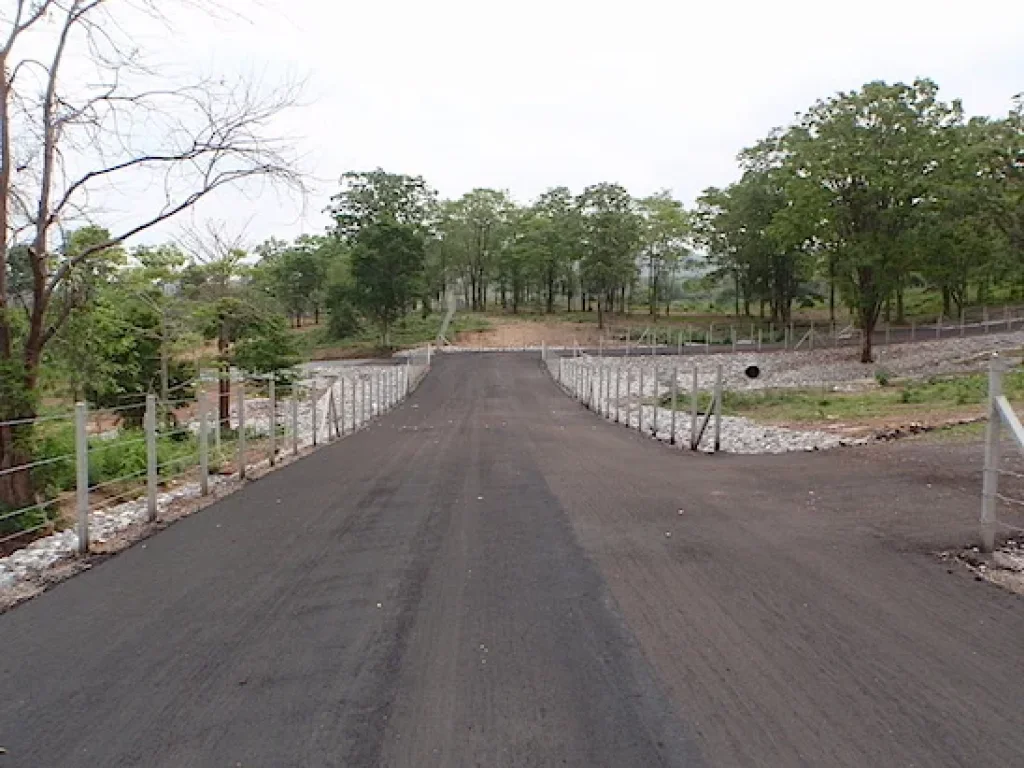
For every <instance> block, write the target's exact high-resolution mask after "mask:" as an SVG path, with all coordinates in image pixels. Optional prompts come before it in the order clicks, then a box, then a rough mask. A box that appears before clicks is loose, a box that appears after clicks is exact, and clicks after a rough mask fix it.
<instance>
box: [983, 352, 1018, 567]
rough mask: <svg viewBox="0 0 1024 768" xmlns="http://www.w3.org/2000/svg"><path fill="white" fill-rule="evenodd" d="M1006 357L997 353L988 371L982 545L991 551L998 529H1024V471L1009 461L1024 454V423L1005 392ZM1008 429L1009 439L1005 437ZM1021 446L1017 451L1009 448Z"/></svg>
mask: <svg viewBox="0 0 1024 768" xmlns="http://www.w3.org/2000/svg"><path fill="white" fill-rule="evenodd" d="M1007 369H1008V364H1007V361H1006V360H1003V359H1001V358H999V357H993V359H992V360H991V362H990V363H989V374H988V423H987V424H986V429H985V465H984V475H983V480H982V491H981V546H982V550H983V551H985V552H991V551H992V550H993V548H994V547H995V544H996V541H997V533H998V531H1000V530H1002V531H1010V532H1013V533H1015V534H1016V533H1024V513H1022V510H1024V483H1021V482H1020V481H1021V480H1022V479H1024V472H1020V471H1017V470H1015V469H1009V468H1008V467H1007V464H1008V463H1010V462H1012V461H1014V460H1016V461H1017V463H1018V464H1019V463H1020V461H1021V459H1022V458H1024V426H1021V422H1020V418H1019V417H1018V416H1017V414H1016V413H1015V412H1014V410H1013V406H1011V405H1010V401H1009V400H1007V399H1006V396H1005V395H1004V394H1003V375H1004V374H1005V373H1006V371H1007ZM1004 432H1005V433H1006V438H1008V439H1006V440H1004ZM1007 442H1009V443H1011V446H1010V450H1011V451H1012V449H1013V448H1014V447H1016V448H1017V451H1018V453H1017V454H1016V455H1014V454H1013V453H1010V452H1008V451H1006V450H1005V449H1006V447H1007V446H1006V443H1007Z"/></svg>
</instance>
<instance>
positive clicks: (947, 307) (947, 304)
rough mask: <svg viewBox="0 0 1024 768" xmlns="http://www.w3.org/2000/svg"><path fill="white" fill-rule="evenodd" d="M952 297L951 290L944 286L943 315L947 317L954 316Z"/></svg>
mask: <svg viewBox="0 0 1024 768" xmlns="http://www.w3.org/2000/svg"><path fill="white" fill-rule="evenodd" d="M951 304H952V296H950V292H949V288H948V287H947V286H942V314H943V315H945V316H946V317H950V316H951V315H952V314H953V307H952V306H951Z"/></svg>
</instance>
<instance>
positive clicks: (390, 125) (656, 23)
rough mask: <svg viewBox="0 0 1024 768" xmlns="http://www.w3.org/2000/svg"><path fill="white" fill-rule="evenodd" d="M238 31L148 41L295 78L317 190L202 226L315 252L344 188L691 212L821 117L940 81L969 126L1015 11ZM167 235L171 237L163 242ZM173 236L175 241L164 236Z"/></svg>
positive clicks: (408, 23) (989, 105) (274, 8)
mask: <svg viewBox="0 0 1024 768" xmlns="http://www.w3.org/2000/svg"><path fill="white" fill-rule="evenodd" d="M238 7H239V8H245V9H246V10H245V11H244V12H245V14H246V16H247V20H246V21H244V22H243V21H221V22H215V23H210V22H204V21H202V20H201V19H200V18H199V17H189V16H182V17H179V18H176V19H175V27H176V31H177V33H178V34H177V35H176V36H175V37H174V38H173V39H172V38H168V37H167V36H166V35H165V36H162V37H154V38H152V39H148V40H144V42H145V43H146V45H147V46H149V47H150V48H151V49H152V54H153V55H155V56H156V57H157V58H158V59H160V60H166V61H171V60H176V61H179V62H180V61H187V62H188V66H189V67H194V68H195V69H196V70H197V71H203V72H210V71H218V70H227V71H236V72H237V71H249V72H255V73H259V74H260V75H261V76H262V77H264V78H268V79H271V80H272V79H274V78H276V77H282V76H285V75H286V74H291V75H297V76H301V77H305V78H306V80H307V86H306V91H305V99H306V101H307V102H308V106H305V107H303V108H302V109H301V110H299V111H297V112H295V113H294V114H292V115H291V116H290V117H289V118H287V119H286V120H283V121H282V122H281V125H280V129H281V130H282V131H287V132H294V133H295V134H296V135H297V136H298V138H297V144H298V147H299V149H300V151H301V153H302V154H303V156H304V158H305V160H304V162H305V165H306V169H307V170H308V171H309V172H310V173H312V174H314V175H315V176H316V177H317V179H319V181H318V183H317V184H316V192H315V193H314V194H313V195H312V196H311V197H310V199H309V200H308V201H307V204H306V210H305V212H303V211H302V210H300V207H299V206H298V204H297V202H296V201H291V200H288V199H277V198H275V197H274V196H272V195H264V196H262V197H261V198H260V199H258V200H255V201H251V200H246V199H243V198H239V197H237V196H234V195H231V194H225V195H221V196H220V197H218V198H216V199H215V200H212V201H210V202H208V203H206V204H204V205H203V207H202V208H201V210H200V211H199V212H198V213H197V216H198V217H200V218H206V217H213V218H217V219H221V220H224V221H227V222H228V223H229V225H231V226H233V227H242V226H247V235H248V238H249V239H250V240H251V241H254V242H256V241H259V240H262V239H264V238H265V237H268V236H270V235H277V236H285V237H290V236H294V235H297V234H299V233H301V232H320V231H322V230H323V227H324V226H325V224H326V223H327V222H326V217H324V216H323V214H322V213H321V211H322V209H323V207H324V206H325V205H326V204H327V200H328V197H329V196H330V194H331V192H332V191H333V189H334V188H336V186H337V177H338V176H339V175H340V174H341V173H342V172H343V171H345V170H349V169H359V170H366V169H371V168H375V167H377V166H380V167H383V168H385V169H386V170H389V171H394V172H402V173H409V174H421V175H423V176H424V177H425V178H426V179H427V181H428V182H429V183H430V184H432V185H433V186H434V187H436V188H437V189H438V190H439V191H440V192H441V194H442V195H444V196H446V197H454V196H458V195H460V194H462V193H463V192H466V191H468V190H470V189H472V188H474V187H496V188H502V189H507V190H509V191H510V192H511V193H512V194H513V196H514V197H515V198H517V199H518V200H520V201H523V202H525V201H528V200H529V199H530V198H532V197H533V196H535V195H537V194H538V193H540V192H542V191H543V190H544V189H546V188H548V187H551V186H556V185H566V186H568V187H570V188H571V189H573V190H574V191H579V190H581V189H582V188H583V187H584V186H586V185H587V184H591V183H595V182H600V181H614V182H618V183H621V184H623V185H625V186H626V187H627V188H629V190H630V191H631V192H632V193H633V194H635V195H644V194H648V193H650V192H653V191H655V190H658V189H661V188H668V189H671V190H672V191H673V192H674V193H675V194H676V196H678V197H679V198H680V199H682V200H683V201H685V202H686V203H687V204H689V203H690V202H692V200H693V198H694V197H695V196H696V195H697V194H699V192H700V191H701V190H702V189H704V188H705V187H707V186H710V185H724V184H727V183H729V182H730V181H732V180H734V179H735V178H736V176H737V168H736V162H735V156H736V153H737V151H738V150H739V149H741V148H742V147H744V146H747V145H749V144H750V143H752V142H754V141H755V140H757V139H758V138H760V137H762V136H764V135H765V134H766V133H767V131H769V130H770V129H771V128H772V127H773V126H776V125H780V124H784V123H786V122H788V121H789V120H791V118H792V117H793V115H794V113H795V112H797V111H800V110H803V109H804V108H806V107H807V106H809V105H810V104H811V103H812V102H813V101H814V100H815V99H817V98H820V97H824V96H828V95H830V94H832V93H834V92H836V91H838V90H848V89H851V88H855V87H858V86H860V85H861V84H863V83H865V82H867V81H869V80H875V79H883V80H886V81H890V82H893V81H897V80H903V81H909V80H911V79H913V78H914V77H917V76H927V77H931V78H933V79H935V80H936V81H937V82H938V83H939V84H940V86H941V87H942V93H943V96H944V98H947V99H952V98H961V99H962V100H963V102H964V106H965V108H966V110H967V112H968V113H969V114H991V115H1002V114H1005V112H1006V111H1007V109H1008V108H1009V106H1010V98H1011V96H1012V95H1013V94H1015V93H1019V92H1021V91H1024V38H1022V30H1024V2H1021V1H1020V0H1003V1H1002V2H1000V1H998V0H973V1H972V2H963V0H959V1H958V2H947V1H946V0H886V1H884V2H882V1H879V0H861V1H860V2H857V3H836V2H830V1H829V0H815V1H813V2H803V1H802V0H801V1H798V0H775V1H774V2H764V1H763V0H757V1H754V0H751V1H749V2H744V1H740V0H725V1H723V0H718V1H717V2H713V3H699V4H698V3H686V2H680V1H679V0H676V1H675V2H671V1H667V0H665V1H662V0H630V1H629V2H626V1H625V0H623V1H622V2H618V1H616V2H606V1H604V0H586V1H583V0H543V1H540V0H516V2H504V3H496V2H488V1H487V0H419V1H416V0H402V1H401V2H388V1H387V0H360V1H359V2H350V1H349V0H337V1H335V2H331V1H329V0H259V2H258V5H257V6H256V7H255V8H253V7H252V4H251V3H244V4H240V5H239V6H238ZM169 229H173V227H171V228H169ZM168 231H169V230H168Z"/></svg>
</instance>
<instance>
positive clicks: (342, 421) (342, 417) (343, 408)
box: [338, 376, 348, 435]
mask: <svg viewBox="0 0 1024 768" xmlns="http://www.w3.org/2000/svg"><path fill="white" fill-rule="evenodd" d="M347 381H348V379H346V378H345V377H344V376H342V377H341V402H340V403H339V404H338V407H339V408H341V434H342V435H344V434H345V430H346V425H345V384H346V382H347Z"/></svg>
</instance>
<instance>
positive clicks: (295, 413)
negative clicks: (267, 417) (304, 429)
mask: <svg viewBox="0 0 1024 768" xmlns="http://www.w3.org/2000/svg"><path fill="white" fill-rule="evenodd" d="M292 453H293V454H294V455H296V456H298V455H299V395H298V392H297V391H296V389H295V384H294V383H293V384H292Z"/></svg>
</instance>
